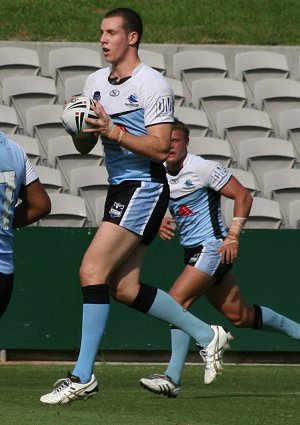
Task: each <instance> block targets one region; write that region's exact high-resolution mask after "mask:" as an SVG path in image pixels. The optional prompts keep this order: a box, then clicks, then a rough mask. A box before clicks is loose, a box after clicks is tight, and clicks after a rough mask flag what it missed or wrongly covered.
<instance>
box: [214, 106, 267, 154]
mask: <svg viewBox="0 0 300 425" xmlns="http://www.w3.org/2000/svg"><path fill="white" fill-rule="evenodd" d="M217 132H218V137H220V138H221V139H226V140H228V141H229V142H230V145H231V148H232V151H233V153H234V157H235V159H236V160H237V159H238V157H239V143H240V141H241V140H244V139H250V138H254V137H270V136H271V135H272V134H273V133H272V123H271V120H270V117H269V115H268V114H267V113H266V112H263V111H258V110H256V109H251V108H233V109H225V110H223V111H219V112H218V113H217Z"/></svg>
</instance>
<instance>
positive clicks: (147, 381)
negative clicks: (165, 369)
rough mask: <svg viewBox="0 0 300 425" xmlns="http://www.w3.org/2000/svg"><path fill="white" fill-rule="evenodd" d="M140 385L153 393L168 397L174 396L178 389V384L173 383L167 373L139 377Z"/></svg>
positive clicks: (176, 394)
mask: <svg viewBox="0 0 300 425" xmlns="http://www.w3.org/2000/svg"><path fill="white" fill-rule="evenodd" d="M140 385H141V386H142V387H143V388H145V389H146V390H149V391H151V392H153V393H155V394H162V395H165V396H167V397H169V398H172V397H173V398H175V397H177V396H178V394H179V391H180V385H177V384H175V382H173V381H172V379H171V378H170V377H169V376H167V375H158V374H155V375H153V376H151V377H150V378H142V379H140Z"/></svg>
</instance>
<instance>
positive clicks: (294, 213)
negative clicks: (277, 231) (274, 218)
mask: <svg viewBox="0 0 300 425" xmlns="http://www.w3.org/2000/svg"><path fill="white" fill-rule="evenodd" d="M289 227H290V228H291V229H300V199H296V200H295V201H291V202H290V203H289Z"/></svg>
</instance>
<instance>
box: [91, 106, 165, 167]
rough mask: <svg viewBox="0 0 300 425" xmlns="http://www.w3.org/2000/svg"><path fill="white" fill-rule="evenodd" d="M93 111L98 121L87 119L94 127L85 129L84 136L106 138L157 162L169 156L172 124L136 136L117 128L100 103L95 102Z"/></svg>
mask: <svg viewBox="0 0 300 425" xmlns="http://www.w3.org/2000/svg"><path fill="white" fill-rule="evenodd" d="M92 109H93V110H94V111H95V112H96V114H97V116H98V120H95V119H92V118H87V119H86V122H87V123H89V124H92V125H94V127H93V128H91V129H85V130H84V134H89V135H93V136H92V137H95V136H94V134H95V133H98V134H99V136H105V137H107V138H109V139H110V140H112V141H114V142H116V143H119V144H120V145H121V146H123V147H124V148H126V149H128V150H130V151H131V152H134V153H136V154H137V155H141V156H144V157H147V158H150V159H151V160H153V161H156V162H164V161H165V160H166V159H167V157H168V154H169V150H170V144H171V133H172V123H162V124H156V125H152V126H149V127H147V135H145V136H135V135H134V134H130V133H128V132H126V131H123V130H122V129H121V128H119V127H118V126H116V125H115V124H114V123H113V122H112V120H111V118H110V116H109V115H107V114H106V112H105V110H104V108H103V106H102V105H101V103H100V102H95V107H94V106H92Z"/></svg>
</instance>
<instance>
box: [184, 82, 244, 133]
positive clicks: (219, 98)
mask: <svg viewBox="0 0 300 425" xmlns="http://www.w3.org/2000/svg"><path fill="white" fill-rule="evenodd" d="M192 102H193V105H194V107H195V108H198V109H201V110H203V111H204V112H205V113H206V115H207V119H208V121H209V123H210V126H211V128H212V132H213V136H215V137H217V113H218V112H219V111H222V110H224V109H231V108H244V107H245V106H246V104H247V98H246V93H245V90H244V86H243V83H241V82H240V81H235V80H231V79H229V78H217V77H216V78H202V79H199V80H195V81H193V84H192Z"/></svg>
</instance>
